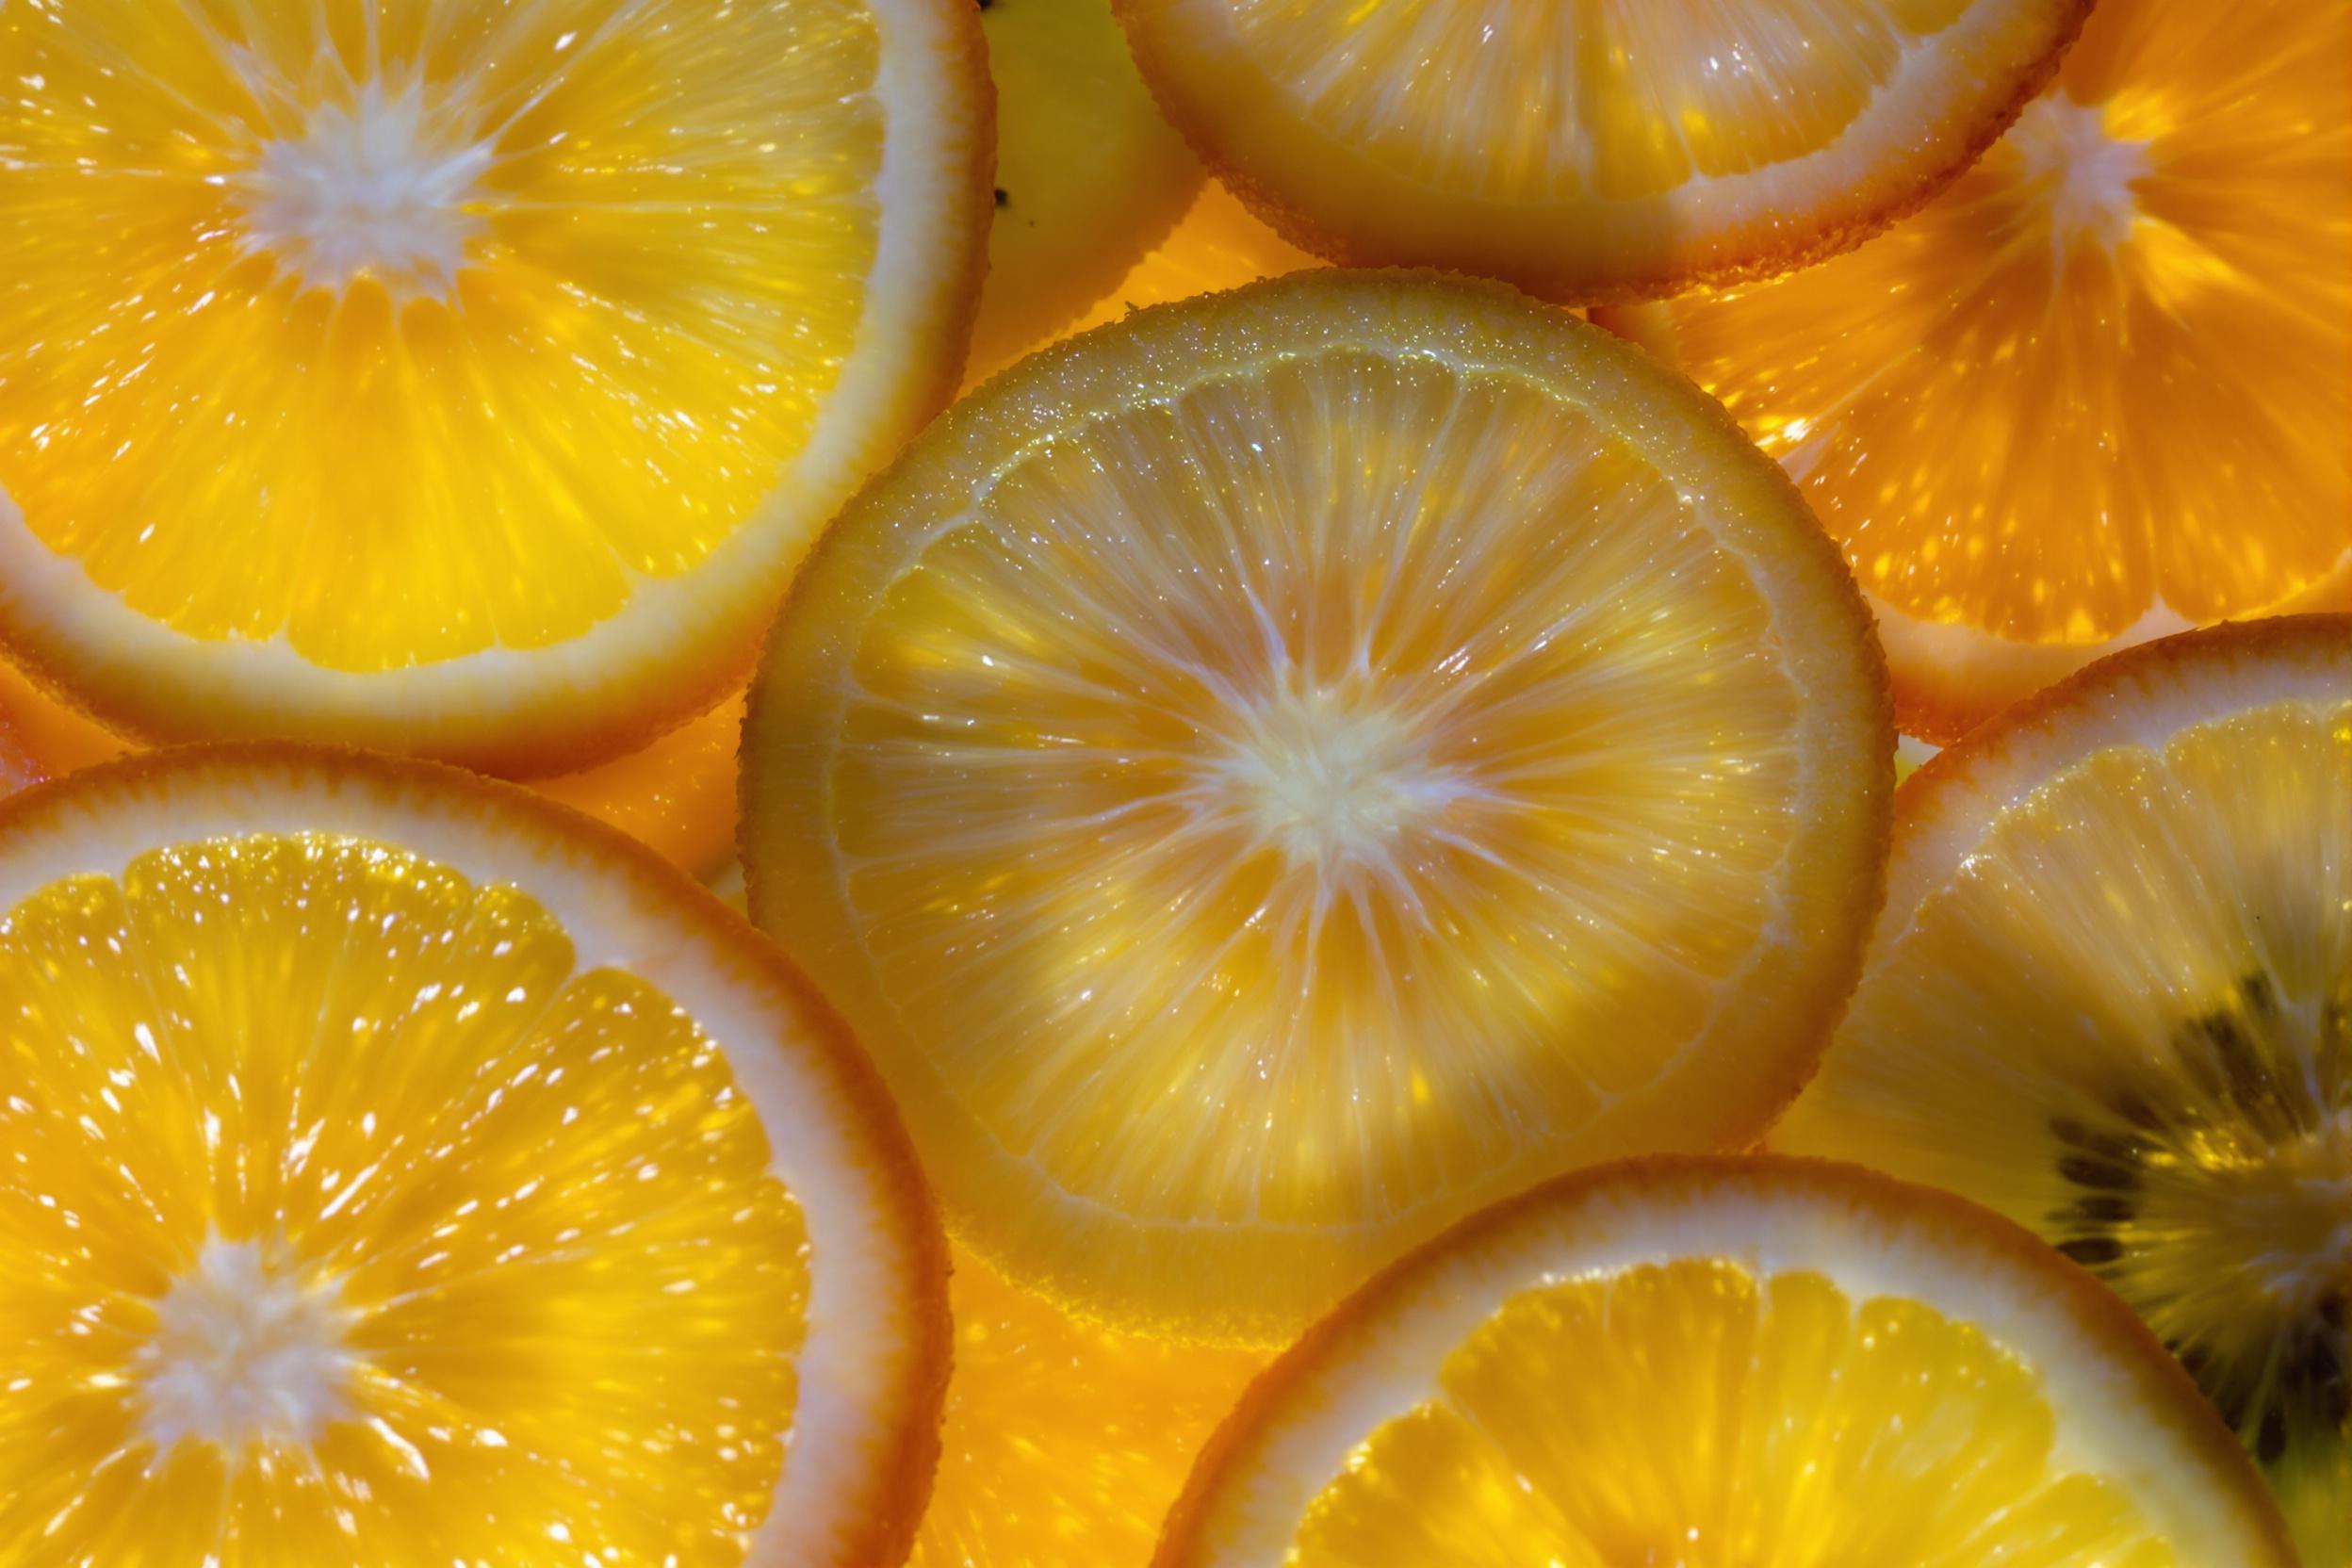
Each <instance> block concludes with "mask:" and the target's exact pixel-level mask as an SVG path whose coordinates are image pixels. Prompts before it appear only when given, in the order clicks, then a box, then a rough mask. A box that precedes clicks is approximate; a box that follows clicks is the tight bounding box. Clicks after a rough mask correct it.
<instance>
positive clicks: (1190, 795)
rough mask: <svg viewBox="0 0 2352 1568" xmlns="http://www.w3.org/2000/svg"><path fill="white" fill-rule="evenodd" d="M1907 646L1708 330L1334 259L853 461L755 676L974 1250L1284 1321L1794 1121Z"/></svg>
mask: <svg viewBox="0 0 2352 1568" xmlns="http://www.w3.org/2000/svg"><path fill="white" fill-rule="evenodd" d="M1884 679H1885V676H1884V672H1883V670H1882V669H1881V668H1880V667H1879V665H1878V662H1877V653H1876V650H1875V648H1874V646H1873V645H1872V644H1871V642H1870V634H1869V629H1868V624H1867V622H1866V621H1865V620H1864V619H1863V616H1862V612H1861V607H1860V603H1859V601H1858V599H1857V598H1856V596H1855V595H1854V587H1853V584H1852V581H1851V580H1849V579H1848V578H1847V576H1846V574H1845V573H1844V572H1843V570H1842V569H1840V567H1839V566H1838V561H1837V555H1836V552H1835V551H1834V550H1833V549H1832V548H1831V547H1830V546H1829V544H1828V542H1827V541H1826V540H1825V539H1824V538H1823V537H1822V535H1821V531H1820V530H1819V529H1818V528H1817V527H1815V526H1814V525H1813V523H1812V520H1811V519H1810V518H1809V517H1808V516H1807V515H1805V510H1804V508H1803V506H1802V505H1801V504H1799V503H1798V501H1797V500H1796V498H1795V494H1794V492H1793V491H1792V490H1791V489H1790V488H1789V485H1788V482H1787V481H1786V479H1785V477H1784V476H1783V475H1782V474H1781V473H1780V472H1779V470H1778V469H1776V468H1774V467H1773V466H1772V465H1771V464H1770V463H1769V462H1767V461H1765V460H1764V459H1763V458H1762V457H1761V456H1760V455H1759V454H1758V453H1757V452H1756V449H1755V448H1754V447H1752V446H1750V445H1749V444H1748V443H1746V442H1744V441H1742V440H1740V439H1739V438H1738V435H1737V433H1736V432H1734V431H1733V430H1732V428H1731V426H1730V424H1729V423H1728V422H1727V421H1726V420H1725V419H1724V418H1723V413H1722V411H1721V410H1720V409H1719V408H1717V407H1716V406H1715V405H1714V404H1712V403H1710V402H1708V401H1707V400H1705V399H1704V398H1702V397H1700V396H1699V395H1698V394H1697V393H1696V392H1695V391H1693V390H1692V389H1691V385H1690V384H1689V383H1687V382H1684V381H1682V380H1681V379H1680V378H1679V377H1675V376H1674V375H1672V374H1670V373H1668V372H1665V371H1662V370H1660V369H1658V368H1657V367H1656V366H1655V365H1654V364H1652V363H1651V362H1650V361H1649V359H1648V358H1647V357H1646V356H1644V355H1642V353H1640V352H1639V351H1635V350H1632V349H1630V348H1628V347H1626V346H1625V345H1624V344H1622V343H1619V342H1618V341H1617V340H1616V339H1614V338H1611V337H1610V336H1609V335H1607V334H1605V333H1602V332H1600V331H1598V330H1596V329H1594V328H1591V327H1588V326H1586V325H1585V324H1584V323H1582V322H1580V321H1577V320H1575V319H1573V318H1571V317H1569V316H1568V315H1567V314H1566V313H1564V312H1561V311H1557V310H1553V309H1550V308H1547V307H1544V306H1539V305H1536V304H1533V303H1531V302H1527V300H1526V299H1524V298H1523V297H1521V296H1518V295H1515V294H1511V292H1510V291H1508V290H1505V289H1500V288H1495V287H1490V286H1476V285H1469V284H1463V283H1460V282H1448V281H1445V280H1441V279H1437V278H1434V277H1430V276H1423V275H1412V274H1362V273H1346V272H1334V271H1328V270H1326V271H1318V272H1310V273H1304V274H1301V275H1299V276H1298V277H1296V278H1291V279H1285V280H1282V281H1278V282H1276V283H1272V284H1265V285H1259V286H1254V287H1251V288H1246V289H1243V290H1240V291H1238V292H1235V293H1232V294H1226V295H1218V296H1214V297H1210V298H1207V299H1202V300H1197V301H1192V302H1186V303H1184V304H1178V305H1169V306H1164V307H1161V308H1159V309H1157V310H1151V311H1144V312H1139V313H1137V314H1136V315H1135V316H1133V317H1131V318H1129V319H1127V320H1126V321H1124V322H1122V323H1120V324H1119V325H1116V326H1111V327H1105V328H1102V329H1099V330H1098V331H1095V332H1092V333H1089V334H1087V335H1085V336H1083V337H1079V338H1075V339H1072V340H1071V341H1070V342H1069V343H1066V344H1063V345H1060V346H1059V347H1056V348H1054V349H1051V350H1048V351H1045V352H1043V353H1041V354H1038V355H1037V356H1034V357H1033V358H1031V359H1029V360H1027V361H1024V362H1023V363H1022V364H1021V365H1020V366H1017V367H1016V368H1014V369H1012V370H1010V371H1008V372H1006V373H1005V375H1004V376H1002V377H1000V378H998V380H997V381H995V382H993V383H991V384H989V385H988V387H986V388H984V389H983V390H982V391H981V392H979V393H978V394H976V395H974V396H973V397H972V398H969V399H967V400H964V401H963V402H962V403H960V404H958V405H957V407H956V409H955V410H954V411H952V412H951V413H950V414H949V415H948V416H947V417H945V418H944V419H942V420H941V421H940V422H939V423H937V424H935V425H933V426H932V427H931V428H930V429H929V430H928V431H926V432H925V433H924V434H923V436H922V437H920V438H919V439H918V440H917V441H916V442H915V444H914V445H913V446H911V447H910V448H909V449H908V450H907V453H906V454H905V455H904V456H902V458H901V459H900V461H899V462H898V463H897V464H896V465H895V466H893V467H892V469H891V470H890V472H889V473H888V474H887V475H886V476H885V477H884V478H882V479H881V480H878V481H877V482H875V483H874V485H873V486H871V487H870V488H869V489H868V490H867V491H866V493H865V494H864V495H863V496H862V497H861V498H859V499H858V501H857V502H856V503H854V504H853V505H852V506H851V507H850V508H849V510H848V511H846V512H845V513H844V514H843V515H842V517H841V519H840V520H839V521H838V522H837V524H836V525H835V527H834V529H833V530H832V531H830V532H829V533H828V534H827V536H826V538H825V543H824V544H822V545H821V546H820V547H818V550H817V552H816V553H815V554H814V555H813V556H812V557H811V559H810V562H809V568H808V570H807V571H806V573H805V574H804V575H803V577H802V579H801V580H800V583H799V585H798V586H797V587H796V588H795V590H794V593H793V597H792V603H791V605H790V607H789V608H788V610H787V611H786V613H785V615H784V617H783V619H782V620H781V621H780V622H779V623H778V628H777V630H776V635H775V638H774V640H773V642H772V644H771V645H770V649H769V653H768V656H767V660H766V663H765V666H764V669H763V671H762V674H761V676H760V679H759V680H758V681H757V682H755V686H754V691H753V696H752V702H751V708H750V711H749V715H748V718H747V721H746V732H745V750H744V812H745V823H744V858H745V869H746V873H747V874H748V876H749V879H750V892H751V907H752V910H753V913H754V916H755V918H756V919H758V920H759V921H760V923H761V924H763V925H764V926H766V927H767V928H768V929H769V930H770V931H771V932H773V933H775V934H776V936H777V937H779V938H780V939H782V940H783V942H784V944H785V946H786V948H787V949H788V951H790V952H792V953H793V954H795V955H797V956H799V957H800V958H801V959H802V961H803V962H804V963H805V964H806V965H807V966H808V968H809V972H811V973H812V974H814V975H818V976H821V977H822V979H821V984H823V985H824V986H825V988H826V989H827V991H828V992H829V993H830V994H831V995H832V996H833V997H834V998H835V999H836V1001H837V1003H838V1004H839V1005H841V1007H842V1008H843V1009H844V1010H845V1011H846V1012H847V1014H848V1015H849V1017H850V1019H851V1021H852V1022H853V1023H854V1024H855V1026H856V1027H857V1029H858V1035H859V1038H860V1039H861V1040H862V1041H863V1042H865V1044H866V1046H867V1048H868V1049H869V1050H871V1051H873V1052H874V1054H875V1056H876V1059H877V1060H878V1061H879V1063H880V1064H881V1066H882V1068H883V1070H884V1073H885V1076H887V1077H888V1078H889V1079H890V1081H891V1084H892V1086H893V1088H894V1089H895V1090H896V1091H897V1093H898V1095H899V1098H900V1102H901V1103H902V1105H903V1106H904V1107H905V1109H906V1112H907V1117H908V1119H909V1122H910V1125H911V1126H912V1128H913V1130H914V1132H915V1135H916V1140H917V1143H918V1145H919V1146H920V1147H922V1148H923V1153H924V1158H925V1162H926V1165H927V1167H928V1168H929V1169H930V1170H931V1172H932V1174H933V1177H934V1179H935V1180H937V1181H938V1182H939V1185H940V1188H941V1191H942V1194H943V1195H944V1197H945V1199H946V1201H947V1202H948V1204H949V1206H950V1214H951V1220H952V1222H953V1223H956V1224H957V1225H959V1226H960V1228H961V1230H962V1231H963V1232H964V1233H966V1235H967V1237H968V1239H969V1240H970V1241H971V1242H972V1245H973V1246H974V1247H975V1248H976V1249H977V1250H980V1251H981V1252H983V1253H984V1254H986V1255H988V1257H990V1258H991V1259H993V1260H995V1261H997V1262H998V1263H999V1264H1000V1265H1001V1266H1003V1267H1004V1268H1005V1270H1006V1271H1007V1272H1008V1273H1010V1274H1011V1275H1012V1276H1013V1277H1014V1278H1015V1279H1016V1280H1017V1281H1020V1282H1024V1283H1030V1284H1034V1285H1040V1286H1042V1287H1043V1288H1044V1289H1046V1290H1047V1291H1048V1292H1049V1293H1051V1294H1054V1296H1056V1297H1057V1298H1059V1299H1064V1300H1067V1301H1070V1302H1071V1303H1073V1304H1075V1305H1076V1306H1077V1307H1078V1308H1080V1309H1081V1310H1082V1311H1084V1312H1086V1313H1088V1314H1091V1315H1098V1316H1103V1317H1107V1318H1110V1319H1112V1320H1113V1321H1115V1322H1118V1323H1121V1324H1126V1325H1131V1326H1135V1325H1143V1326H1154V1327H1157V1328H1161V1329H1164V1330H1169V1331H1181V1332H1184V1333H1187V1334H1193V1335H1198V1336H1201V1337H1216V1338H1241V1339H1265V1338H1275V1337H1286V1336H1287V1334H1288V1333H1289V1332H1290V1331H1295V1330H1296V1329H1297V1328H1298V1327H1299V1325H1300V1324H1302V1323H1303V1322H1304V1321H1306V1320H1307V1319H1308V1318H1310V1317H1312V1316H1313V1315H1315V1313H1316V1312H1318V1311H1320V1310H1321V1309H1322V1308H1324V1307H1326V1306H1328V1305H1329V1304H1330V1303H1331V1301H1333V1300H1335V1299H1337V1298H1338V1297H1339V1296H1340V1295H1341V1294H1342V1293H1344V1292H1345V1291H1346V1290H1348V1288H1349V1287H1351V1286H1352V1285H1354V1284H1355V1283H1357V1282H1359V1281H1361V1280H1362V1279H1363V1278H1364V1276H1365V1275H1366V1274H1368V1273H1369V1272H1370V1271H1371V1269H1372V1268H1373V1267H1375V1266H1378V1265H1379V1264H1380V1263H1383V1262H1385V1261H1387V1260H1388V1259H1389V1258H1391V1257H1394V1256H1396V1255H1397V1253H1398V1252H1399V1251H1401V1250H1403V1249H1404V1248H1405V1247H1407V1246H1410V1245H1411V1244H1412V1243H1413V1242H1414V1241H1416V1240H1419V1239H1421V1238H1423V1237H1425V1236H1427V1235H1429V1234H1431V1233H1434V1232H1435V1231H1436V1230H1438V1229H1439V1228H1441V1227H1442V1226H1444V1225H1445V1224H1446V1223H1447V1222H1449V1221H1450V1220H1452V1219H1454V1218H1456V1217H1460V1216H1461V1215H1462V1214H1463V1213H1466V1212H1467V1211H1469V1210H1470V1209H1472V1208H1476V1207H1478V1206H1480V1205H1482V1204H1483V1203H1485V1202H1488V1201H1492V1200H1494V1199H1495V1198H1496V1197H1499V1196H1501V1195H1503V1194H1505V1193H1508V1192H1511V1191H1515V1190H1517V1189H1518V1188H1520V1187H1523V1186H1525V1185H1527V1184H1528V1183H1529V1182H1531V1181H1533V1180H1535V1179H1537V1178H1539V1177H1542V1176H1544V1175H1548V1174H1552V1173H1555V1172H1557V1171H1559V1170H1560V1169H1562V1168H1567V1167H1569V1166H1572V1165H1576V1164H1581V1163H1584V1162H1585V1161H1587V1160H1589V1159H1591V1158H1593V1157H1594V1156H1596V1155H1598V1154H1602V1153H1608V1152H1630V1151H1642V1150H1647V1149H1654V1148H1658V1147H1675V1146H1684V1145H1703V1144H1707V1143H1711V1142H1725V1141H1738V1140H1743V1139H1746V1138H1750V1137H1753V1136H1754V1135H1756V1134H1757V1133H1758V1132H1759V1131H1760V1130H1761V1129H1762V1128H1763V1126H1764V1125H1765V1123H1766V1122H1767V1121H1768V1120H1769V1119H1771V1118H1772V1115H1773V1113H1774V1112H1775V1111H1776V1110H1777V1109H1778V1108H1779V1107H1780V1106H1781V1104H1782V1103H1784V1102H1785V1101H1786V1100H1787V1098H1788V1097H1789V1095H1790V1094H1792V1093H1793V1092H1794V1090H1795V1087H1796V1086H1797V1085H1798V1084H1800V1083H1801V1082H1802V1081H1803V1080H1804V1078H1805V1074H1806V1073H1807V1072H1808V1071H1809V1070H1810V1069H1811V1064H1812V1060H1813V1057H1814V1054H1815V1052H1816V1051H1817V1050H1818V1048H1819V1047H1820V1045H1821V1041H1822V1039H1823V1038H1824V1037H1825V1034H1826V1028H1827V1023H1828V1021H1829V1019H1830V1017H1831V1015H1832V1013H1833V1012H1834V1010H1835V1008H1836V1007H1837V1005H1838V1003H1839V1002H1840V1000H1841V999H1842V998H1843V996H1844V995H1845V992H1846V990H1847V988H1848V987H1849V986H1850V985H1851V983H1852V977H1853V975H1854V972H1855V969H1856V966H1857V965H1858V963H1859V946H1860V941H1861V938H1862V933H1863V931H1864V929H1865V928H1866V927H1867V925H1868V923H1869V919H1870V910H1871V909H1872V908H1873V907H1875V900H1876V896H1877V893H1876V879H1877V876H1878V874H1879V870H1880V860H1881V857H1882V856H1883V854H1884V842H1883V834H1884V832H1885V812H1886V809H1887V795H1888V792H1889V775H1890V765H1889V753H1890V752H1891V750H1892V734H1891V731H1890V729H1889V727H1888V725H1887V711H1886V699H1885V689H1884Z"/></svg>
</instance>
